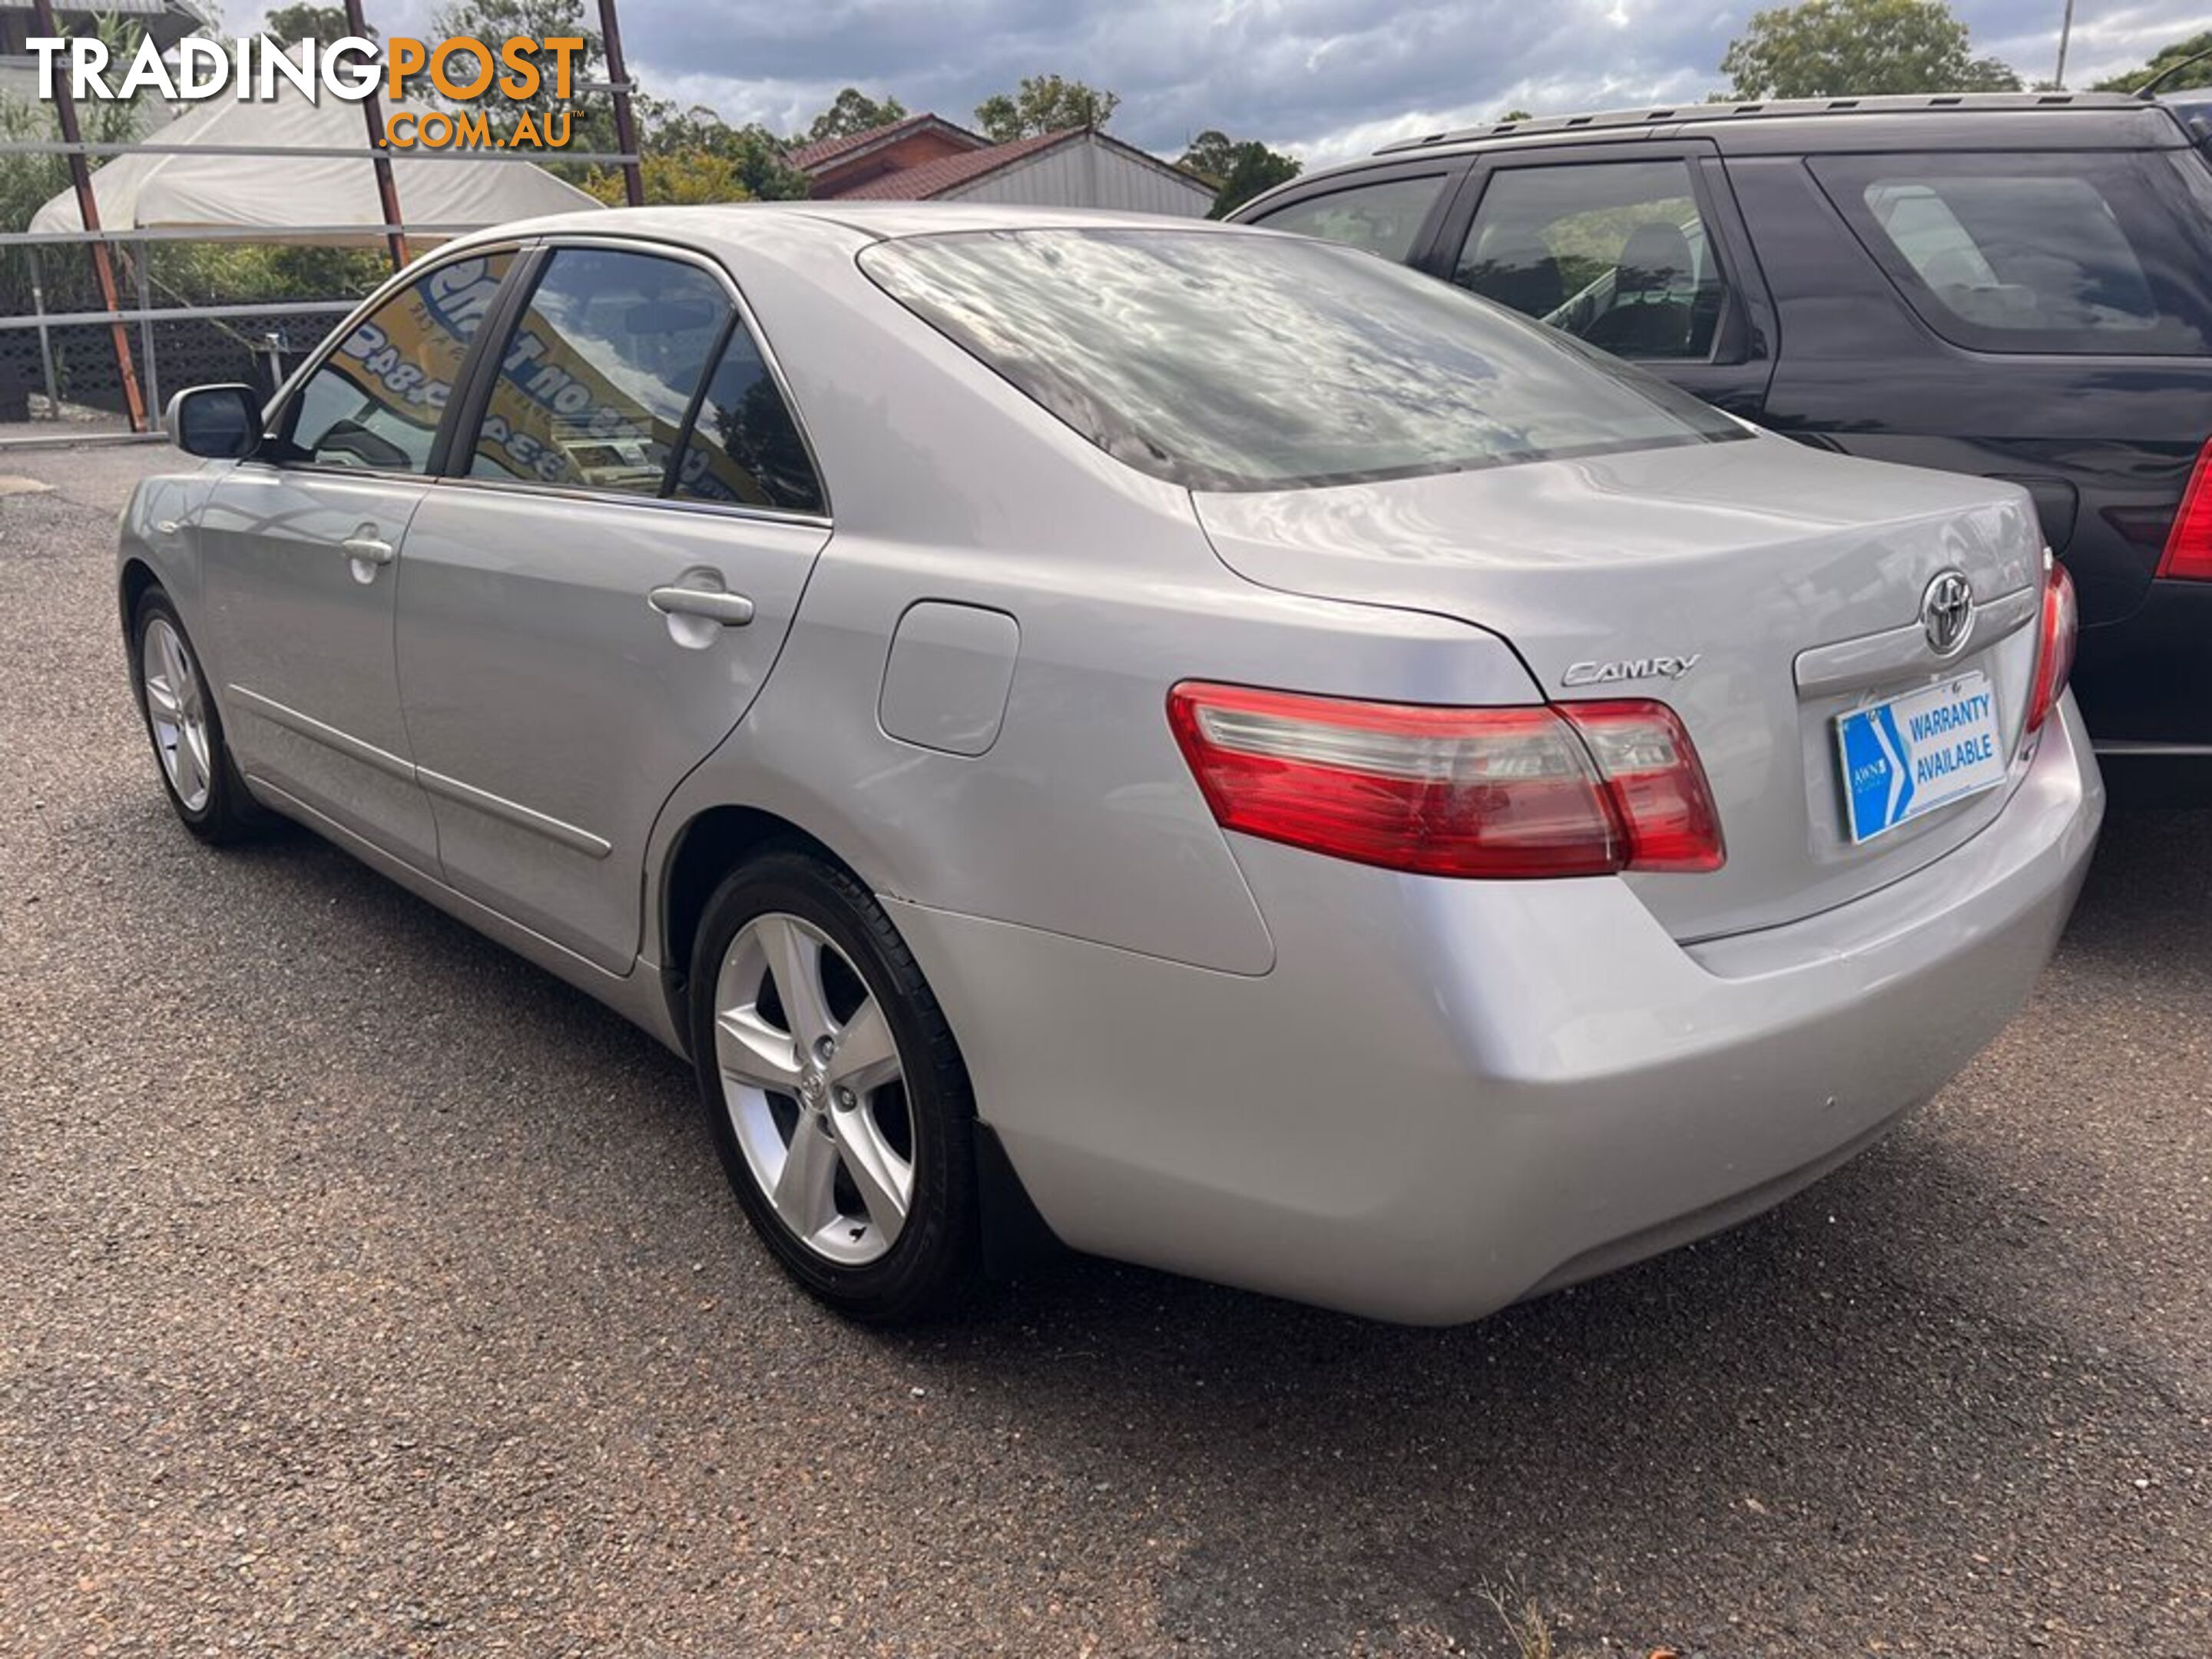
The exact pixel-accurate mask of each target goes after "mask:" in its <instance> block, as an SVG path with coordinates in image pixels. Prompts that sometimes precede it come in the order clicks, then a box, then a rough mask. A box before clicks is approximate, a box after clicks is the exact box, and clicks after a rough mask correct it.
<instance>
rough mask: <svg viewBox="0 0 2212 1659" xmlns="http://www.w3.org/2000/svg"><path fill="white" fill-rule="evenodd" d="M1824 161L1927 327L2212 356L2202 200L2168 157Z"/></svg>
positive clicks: (1981, 338)
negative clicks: (2209, 353) (2198, 200)
mask: <svg viewBox="0 0 2212 1659" xmlns="http://www.w3.org/2000/svg"><path fill="white" fill-rule="evenodd" d="M1813 166H1814V173H1815V174H1816V175H1817V176H1818V177H1819V179H1820V183H1821V185H1822V187H1823V188H1824V189H1826V191H1827V192H1828V195H1829V197H1830V198H1831V199H1832V200H1833V201H1834V202H1835V203H1836V204H1837V206H1838V207H1839V208H1840V209H1842V210H1843V211H1844V216H1845V217H1846V218H1848V219H1849V220H1850V221H1851V223H1852V228H1853V229H1854V230H1856V231H1857V233H1858V235H1859V239H1860V240H1862V241H1863V242H1864V243H1865V244H1866V245H1867V246H1868V248H1869V250H1870V251H1871V252H1873V253H1874V254H1875V257H1876V258H1878V259H1880V260H1881V262H1882V264H1884V266H1885V267H1887V269H1888V270H1889V271H1890V274H1891V275H1892V276H1893V277H1894V278H1896V279H1897V282H1898V284H1899V288H1900V289H1902V291H1903V292H1904V294H1905V297H1906V299H1907V300H1908V301H1910V302H1911V305H1912V307H1913V308H1914V310H1915V311H1916V312H1917V313H1918V314H1919V316H1920V318H1921V320H1922V321H1923V322H1924V323H1926V324H1927V325H1928V326H1929V327H1930V328H1931V329H1933V330H1935V331H1936V333H1938V334H1939V335H1942V337H1945V338H1947V339H1948V340H1950V341H1952V342H1953V343H1954V344H1958V345H1963V346H1966V347H1969V348H1972V349H1979V350H1986V351H2025V352H2110V353H2114V354H2125V355H2132V354H2138V353H2140V354H2147V355H2173V354H2184V355H2189V356H2197V355H2201V354H2203V353H2204V352H2206V351H2208V350H2212V311H2208V292H2207V287H2206V283H2205V280H2204V276H2203V270H2204V265H2203V260H2204V258H2205V257H2206V254H2207V252H2208V251H2212V250H2208V249H2207V247H2206V246H2205V242H2204V239H2203V233H2202V228H2201V224H2200V221H2201V217H2202V209H2201V207H2199V206H2197V205H2196V204H2195V201H2194V198H2193V197H2191V195H2190V193H2189V191H2188V190H2187V188H2186V181H2185V179H2183V177H2182V176H2181V175H2180V174H2179V172H2178V171H2177V170H2176V169H2174V168H2173V167H2172V166H2170V165H2169V164H2168V158H2167V157H2166V156H2164V155H2159V154H2157V153H2155V152H2143V153H2136V152H2128V151H2101V152H2100V151H2092V152H2082V153H2077V154H2067V155H1947V156H1942V157H1924V156H1917V155H1916V156H1841V157H1833V158H1822V159H1819V160H1816V161H1814V164H1813Z"/></svg>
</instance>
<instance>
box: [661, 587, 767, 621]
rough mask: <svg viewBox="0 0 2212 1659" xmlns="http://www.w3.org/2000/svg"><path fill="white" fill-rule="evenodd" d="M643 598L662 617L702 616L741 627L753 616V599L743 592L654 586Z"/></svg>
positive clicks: (709, 619)
mask: <svg viewBox="0 0 2212 1659" xmlns="http://www.w3.org/2000/svg"><path fill="white" fill-rule="evenodd" d="M645 597H646V602H647V604H649V605H652V606H653V609H654V610H655V611H659V612H660V614H661V615H662V616H664V617H705V618H706V619H707V620H708V622H718V623H721V624H722V626H723V627H725V628H743V627H744V625H745V624H746V623H749V622H750V621H751V620H752V619H753V602H752V601H751V600H750V599H747V598H746V597H745V596H744V594H742V593H724V592H720V591H718V590H716V589H714V588H707V587H656V588H654V589H653V592H650V593H648V594H647V595H646V596H645Z"/></svg>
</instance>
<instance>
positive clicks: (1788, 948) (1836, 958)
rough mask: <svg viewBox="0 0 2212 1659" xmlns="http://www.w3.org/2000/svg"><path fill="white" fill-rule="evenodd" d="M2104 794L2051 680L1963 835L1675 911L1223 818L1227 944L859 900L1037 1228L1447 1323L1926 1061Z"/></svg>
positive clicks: (2000, 992) (1140, 1257)
mask: <svg viewBox="0 0 2212 1659" xmlns="http://www.w3.org/2000/svg"><path fill="white" fill-rule="evenodd" d="M2103 805H2104V796H2103V788H2102V784H2101V782H2100V778H2099V775H2098V772H2097V769H2096V765H2095V763H2094V761H2093V759H2092V758H2091V757H2090V756H2089V752H2088V748H2087V743H2086V740H2085V738H2084V737H2083V733H2082V730H2081V721H2080V718H2079V716H2078V714H2075V711H2074V709H2073V708H2072V705H2071V702H2070V701H2069V703H2068V704H2067V706H2066V714H2065V718H2064V720H2063V722H2062V723H2061V724H2059V725H2057V726H2054V727H2053V728H2052V729H2051V732H2049V733H2048V735H2047V736H2046V738H2045V741H2044V744H2043V745H2042V748H2041V750H2040V752H2039V754H2038V756H2037V757H2036V759H2035V761H2034V763H2033V765H2032V767H2031V768H2030V769H2028V772H2027V775H2026V777H2025V778H2024V780H2023V781H2022V782H2021V786H2020V787H2019V788H2018V790H2017V791H2016V792H2015V795H2014V797H2013V799H2011V801H2010V802H2009V803H2008V805H2007V806H2006V809H2005V811H2004V812H2003V813H2002V816H2001V817H1999V818H1998V819H1997V820H1996V822H1995V823H1992V824H1991V825H1990V827H1989V828H1988V829H1985V830H1984V831H1983V832H1982V833H1981V834H1980V835H1978V836H1976V837H1975V838H1974V839H1973V840H1972V842H1969V843H1967V844H1966V846H1964V847H1962V848H1959V849H1958V850H1956V851H1955V852H1954V853H1952V854H1949V855H1948V857H1946V858H1944V859H1942V860H1940V861H1939V862H1938V863H1936V864H1935V865H1933V866H1929V867H1928V868H1927V869H1924V870H1923V871H1921V872H1918V873H1917V874H1915V875H1913V876H1911V877H1910V878H1906V879H1905V880H1903V881H1900V882H1899V883H1897V884H1894V885H1893V886H1891V887H1888V888H1887V889H1884V890H1881V891H1880V892H1877V893H1875V894H1872V895H1869V896H1866V897H1864V898H1862V899H1859V900H1857V901H1856V902H1852V903H1850V904H1847V905H1844V906H1843V907H1841V908H1838V909H1835V910H1832V911H1830V912H1828V913H1826V914H1825V915H1819V916H1815V917H1813V918H1810V919H1808V920H1806V921H1800V922H1796V923H1793V924H1791V925H1790V926H1787V927H1777V928H1773V929H1770V930H1767V931H1765V932H1762V933H1750V934H1744V935H1740V936H1737V937H1735V938H1731V939H1723V940H1719V941H1715V942H1712V943H1710V944H1706V945H1694V946H1689V947H1685V946H1683V945H1679V944H1677V943H1676V942H1675V941H1674V939H1672V938H1670V937H1669V936H1668V934H1667V933H1665V932H1664V931H1663V930H1662V929H1661V928H1660V927H1659V926H1658V924H1657V923H1656V921H1653V920H1652V917H1651V915H1650V912H1649V911H1648V910H1646V909H1645V908H1644V906H1643V905H1642V904H1641V903H1640V902H1638V900H1637V898H1636V897H1635V896H1634V895H1633V894H1632V893H1631V892H1630V890H1628V888H1627V886H1626V884H1624V883H1622V882H1620V881H1618V880H1613V879H1609V878H1601V879H1585V880H1574V881H1546V882H1519V883H1484V882H1455V881H1446V880H1437V879H1434V878H1419V877H1409V876H1400V875H1395V874H1392V873H1389V872H1383V871H1377V870H1370V869H1366V868H1364V867H1361V866H1353V865H1348V864H1343V863H1340V862H1335V861H1332V860H1322V859H1318V858H1316V857H1314V856H1312V855H1310V854H1302V853H1299V852H1297V851H1294V850H1292V849H1289V848H1281V847H1277V846H1273V845H1271V844H1267V843H1261V842H1250V841H1244V840H1240V841H1239V842H1238V843H1237V853H1238V857H1239V860H1240V861H1241V862H1242V863H1243V866H1244V868H1245V872H1246V874H1247V877H1248V878H1249V881H1250V884H1251V886H1252V889H1253V891H1254V894H1255V897H1256V898H1257V899H1258V900H1259V902H1260V906H1261V911H1262V913H1263V914H1264V915H1266V917H1267V921H1268V925H1269V927H1270V929H1271V931H1272V932H1273V936H1274V939H1275V944H1276V959H1275V963H1274V966H1273V969H1272V970H1271V971H1270V972H1268V973H1267V974H1264V975H1256V976H1241V975H1231V974H1224V973H1218V972H1212V971H1208V970H1205V969H1194V968H1189V967H1186V966H1182V965H1179V964H1176V963H1168V962H1164V961H1161V960H1159V959H1158V958H1154V957H1144V956H1139V955H1137V954H1135V953H1133V952H1129V951H1118V950H1114V949H1110V948H1107V947H1103V946H1099V945H1091V944H1088V943H1085V942H1084V941H1080V940H1077V939H1069V938H1066V937H1065V936H1062V935H1057V934H1051V933H1042V932H1038V931H1036V930H1033V929H1028V928H1024V927H1017V926H1012V925H1010V924H1006V923H1001V922H994V921H981V920H977V919H975V918H972V917H965V916H958V915H950V914H948V913H945V912H942V911H935V910H931V909H928V908H924V907H921V906H916V905H914V904H910V903H906V902H900V901H897V900H895V899H887V900H886V902H887V903H888V904H889V905H890V908H891V910H892V914H893V915H894V916H895V918H896V921H897V923H898V925H899V927H901V928H902V930H903V931H904V932H905V934H906V936H907V938H908V941H909V943H910V944H911V945H912V946H913V948H914V950H915V954H916V956H917V957H918V958H919V960H920V961H921V965H922V967H923V969H924V970H925V971H926V972H927V975H929V978H930V981H931V982H932V984H933V986H934V987H935V988H936V990H937V992H938V994H939V998H940V1000H942V1002H943V1003H944V1005H945V1008H946V1010H947V1012H948V1014H949V1015H950V1017H951V1021H952V1024H953V1028H954V1030H956V1031H957V1033H958V1034H959V1036H960V1040H961V1044H962V1047H963V1051H964V1053H965V1055H966V1058H967V1060H968V1065H969V1071H970V1073H971V1074H972V1075H973V1077H974V1079H975V1088H976V1096H977V1099H978V1101H979V1103H980V1108H981V1113H982V1115H983V1116H984V1117H985V1118H986V1119H987V1121H990V1122H991V1123H992V1124H993V1125H994V1127H995V1128H996V1130H997V1132H998V1133H999V1135H1000V1139H1001V1140H1002V1141H1003V1143H1004V1145H1005V1147H1006V1152H1007V1154H1008V1156H1009V1157H1010V1158H1011V1159H1012V1164H1013V1166H1014V1168H1015V1169H1016V1170H1017V1171H1018V1173H1019V1175H1020V1176H1021V1177H1022V1180H1023V1182H1024V1185H1025V1186H1026V1187H1027V1188H1028V1190H1029V1193H1030V1196H1031V1198H1032V1199H1033V1200H1035V1202H1036V1206H1037V1208H1038V1210H1039V1211H1040V1212H1042V1215H1043V1217H1044V1218H1045V1219H1046V1220H1047V1221H1048V1223H1049V1224H1050V1225H1052V1227H1053V1229H1054V1231H1055V1232H1057V1233H1058V1234H1059V1235H1060V1237H1061V1238H1062V1239H1064V1240H1065V1241H1066V1243H1069V1244H1071V1245H1073V1246H1075V1247H1076V1248H1078V1249H1086V1250H1091V1251H1096V1252H1097V1253H1099V1254H1101V1255H1110V1256H1115V1257H1118V1258H1121V1259H1124V1260H1128V1261H1139V1262H1144V1263H1146V1264H1149V1265H1152V1266H1155V1267H1164V1268H1167V1269H1170V1270H1173V1271H1177V1272H1182V1273H1194V1274H1197V1275H1199V1276H1201V1277H1204V1278H1207V1279H1218V1280H1221V1281H1223V1282H1225V1283H1230V1284H1234V1285H1244V1286H1247V1287H1249V1288H1252V1289H1255V1290H1261V1291H1270V1292H1273V1293H1275V1294H1279V1295H1283V1296H1287V1297H1295V1298H1297V1299H1299V1300H1302V1301H1308V1302H1314V1303H1319V1304H1324V1305H1327V1306H1330V1307H1334V1308H1340V1309H1343V1310H1347V1311H1351V1312H1356V1313H1361V1314H1366V1315H1370V1316H1376V1317H1381V1318H1387V1319H1395V1320H1402V1321H1407V1322H1419V1323H1449V1322H1457V1321H1462V1320H1467V1319H1472V1318H1475V1317H1478V1316H1480V1315H1482V1314H1484V1313H1486V1312H1489V1311H1491V1310H1494V1309H1496V1308H1498V1307H1500V1306H1502V1305H1504V1304H1507V1303H1509V1302H1511V1301H1514V1300H1516V1299H1517V1298H1519V1297H1524V1296H1527V1295H1529V1294H1532V1293H1534V1292H1536V1291H1541V1290H1546V1289H1550V1288H1553V1287H1555V1286H1557V1285H1562V1284H1565V1283H1568V1282H1571V1280H1573V1279H1578V1278H1582V1277H1585V1276H1588V1275H1589V1274H1590V1273H1599V1272H1603V1271H1606V1270H1607V1269H1609V1268H1611V1267H1616V1266H1620V1265H1622V1264H1623V1263H1625V1262H1627V1261H1632V1260H1635V1259H1637V1258H1638V1257H1639V1256H1643V1255H1650V1254H1651V1253H1652V1252H1654V1251H1656V1250H1660V1249H1666V1248H1668V1247H1669V1246H1671V1245H1673V1244H1675V1243H1681V1242H1684V1241H1685V1240H1686V1239H1689V1238H1692V1237H1697V1236H1699V1235H1700V1234H1702V1233H1705V1232H1710V1231H1714V1230H1716V1229H1717V1228H1719V1227H1722V1226H1725V1225H1729V1224H1731V1223H1733V1222H1735V1221H1736V1220H1739V1219H1741V1218H1744V1217H1746V1216H1747V1215H1750V1214H1753V1213H1755V1212H1758V1211H1759V1210H1760V1209H1763V1208H1765V1207H1766V1206H1769V1205H1771V1204H1773V1203H1775V1202H1778V1200H1781V1199H1782V1198H1784V1197H1785V1196H1787V1195H1788V1194H1790V1192H1792V1191H1794V1190H1796V1188H1799V1187H1802V1186H1803V1185H1805V1184H1806V1183H1807V1182H1810V1181H1812V1180H1814V1179H1815V1178H1816V1177H1818V1176H1820V1175H1821V1174H1822V1173H1824V1172H1825V1171H1826V1170H1829V1169H1831V1168H1832V1167H1834V1165H1835V1164H1838V1163H1839V1162H1841V1161H1842V1160H1843V1159H1844V1158H1848V1157H1849V1156H1850V1154H1851V1153H1852V1152H1856V1151H1857V1150H1858V1149H1859V1148H1860V1147H1861V1146H1864V1145H1865V1144H1867V1143H1868V1142H1869V1140H1870V1139H1873V1138H1874V1137H1875V1136H1876V1135H1878V1134H1879V1133H1881V1130H1882V1129H1883V1128H1884V1127H1887V1125H1888V1124H1889V1123H1891V1122H1892V1121H1894V1120H1895V1119H1896V1117H1897V1116H1898V1115H1899V1114H1900V1113H1902V1112H1904V1111H1905V1110H1906V1109H1910V1108H1911V1107H1912V1106H1914V1105H1916V1104H1917V1103H1919V1102H1921V1101H1923V1100H1924V1099H1926V1098H1927V1097H1929V1095H1931V1094H1932V1093H1934V1092H1935V1091H1936V1090H1937V1089H1939V1088H1941V1087H1942V1085H1943V1084H1944V1083H1945V1082H1946V1081H1948V1079H1950V1078H1951V1077H1952V1076H1953V1075H1954V1073H1956V1072H1957V1071H1958V1070H1959V1068H1960V1067H1961V1066H1964V1065H1965V1064H1966V1062H1967V1060H1970V1059H1972V1056H1973V1055H1974V1054H1975V1053H1977V1052H1978V1050H1979V1049H1980V1048H1981V1047H1982V1046H1983V1045H1984V1043H1986V1042H1988V1041H1989V1040H1990V1037H1991V1036H1994V1035H1995V1034H1996V1031H1997V1030H1999V1029H2000V1028H2001V1027H2002V1025H2003V1024H2004V1023H2005V1022H2006V1021H2007V1020H2008V1018H2011V1016H2012V1014H2013V1013H2014V1012H2015V1011H2016V1010H2017V1009H2018V1007H2019V1006H2020V1005H2021V1001H2022V1000H2024V999H2025V997H2026V996H2027V992H2028V989H2029V987H2030V986H2031V985H2032V984H2033V981H2034V979H2035V976H2036V975H2037V974H2038V973H2039V971H2040V969H2042V966H2043V964H2044V963H2045V960H2046V959H2047V958H2048V957H2049V955H2050V952H2051V948H2052V946H2053V945H2055V944H2056V942H2057V938H2058V934H2059V932H2060V930H2061V929H2062V928H2063V927H2064V925H2065V921H2066V918H2067V916H2068V915H2069V912H2070V910H2071V909H2072V907H2073V903H2074V899H2075V894H2076V893H2077V892H2078V890H2079V889H2080V884H2081V878H2082V875H2083V873H2084V871H2085V869H2086V866H2087V860H2088V856H2089V853H2090V850H2091V848H2092V847H2093V844H2094V842H2095V839H2096V834H2097V829H2098V826H2099V824H2100V821H2101V818H2102V815H2103Z"/></svg>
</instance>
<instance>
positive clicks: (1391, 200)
mask: <svg viewBox="0 0 2212 1659" xmlns="http://www.w3.org/2000/svg"><path fill="white" fill-rule="evenodd" d="M1443 186H1444V175H1443V173H1429V174H1427V175H1425V177H1422V178H1419V179H1383V180H1382V181H1381V182H1379V183H1376V184H1372V185H1353V186H1352V188H1351V189H1349V190H1333V191H1330V192H1329V193H1328V195H1326V196H1311V197H1307V198H1306V199H1305V200H1304V201H1303V202H1293V203H1291V205H1290V206H1288V207H1286V208H1285V209H1283V210H1282V211H1281V212H1279V213H1271V214H1269V215H1268V216H1267V217H1266V218H1264V219H1261V220H1260V221H1259V223H1261V224H1263V225H1265V226H1267V228H1268V229H1270V230H1287V231H1290V232H1291V233H1292V234H1295V235H1299V236H1318V237H1319V238H1321V240H1322V241H1324V242H1340V243H1342V244H1343V245H1344V246H1346V247H1356V248H1362V249H1364V250H1365V251H1366V252H1370V253H1379V254H1381V255H1382V256H1383V258H1386V259H1395V260H1398V261H1400V262H1401V263H1403V262H1404V261H1405V260H1407V259H1408V258H1412V257H1413V241H1414V239H1415V238H1416V237H1418V236H1419V234H1420V233H1421V222H1422V221H1423V220H1425V219H1426V218H1427V217H1428V216H1429V210H1430V208H1431V207H1433V206H1434V205H1435V204H1436V199H1437V193H1438V192H1439V191H1442V190H1443Z"/></svg>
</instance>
